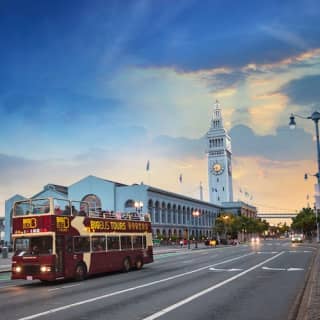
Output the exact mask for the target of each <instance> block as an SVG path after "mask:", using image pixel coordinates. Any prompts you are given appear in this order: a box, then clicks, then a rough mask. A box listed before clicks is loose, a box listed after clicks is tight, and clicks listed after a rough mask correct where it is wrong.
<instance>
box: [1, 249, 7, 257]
mask: <svg viewBox="0 0 320 320" xmlns="http://www.w3.org/2000/svg"><path fill="white" fill-rule="evenodd" d="M2 258H4V259H5V258H8V247H2Z"/></svg>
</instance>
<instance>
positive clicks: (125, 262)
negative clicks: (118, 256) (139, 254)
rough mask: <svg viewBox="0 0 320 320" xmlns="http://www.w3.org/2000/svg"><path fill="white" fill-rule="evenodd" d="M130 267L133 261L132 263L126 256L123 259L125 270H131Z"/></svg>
mask: <svg viewBox="0 0 320 320" xmlns="http://www.w3.org/2000/svg"><path fill="white" fill-rule="evenodd" d="M130 268H131V263H130V259H129V258H128V257H126V258H125V259H124V260H123V267H122V269H123V272H129V271H130Z"/></svg>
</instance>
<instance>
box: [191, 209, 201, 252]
mask: <svg viewBox="0 0 320 320" xmlns="http://www.w3.org/2000/svg"><path fill="white" fill-rule="evenodd" d="M192 216H193V217H197V218H198V217H200V212H199V211H198V210H196V211H193V212H192ZM195 248H198V235H197V234H196V243H195Z"/></svg>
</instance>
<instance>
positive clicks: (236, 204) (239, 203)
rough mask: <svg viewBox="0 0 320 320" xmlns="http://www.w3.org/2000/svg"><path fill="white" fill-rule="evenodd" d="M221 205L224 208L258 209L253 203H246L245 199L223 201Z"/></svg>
mask: <svg viewBox="0 0 320 320" xmlns="http://www.w3.org/2000/svg"><path fill="white" fill-rule="evenodd" d="M221 206H222V208H224V209H238V208H248V209H251V210H253V211H257V208H256V207H255V206H252V205H251V204H248V203H245V202H243V201H232V202H222V203H221Z"/></svg>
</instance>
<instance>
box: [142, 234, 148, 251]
mask: <svg viewBox="0 0 320 320" xmlns="http://www.w3.org/2000/svg"><path fill="white" fill-rule="evenodd" d="M142 239H143V249H146V248H147V238H146V236H143V237H142Z"/></svg>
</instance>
